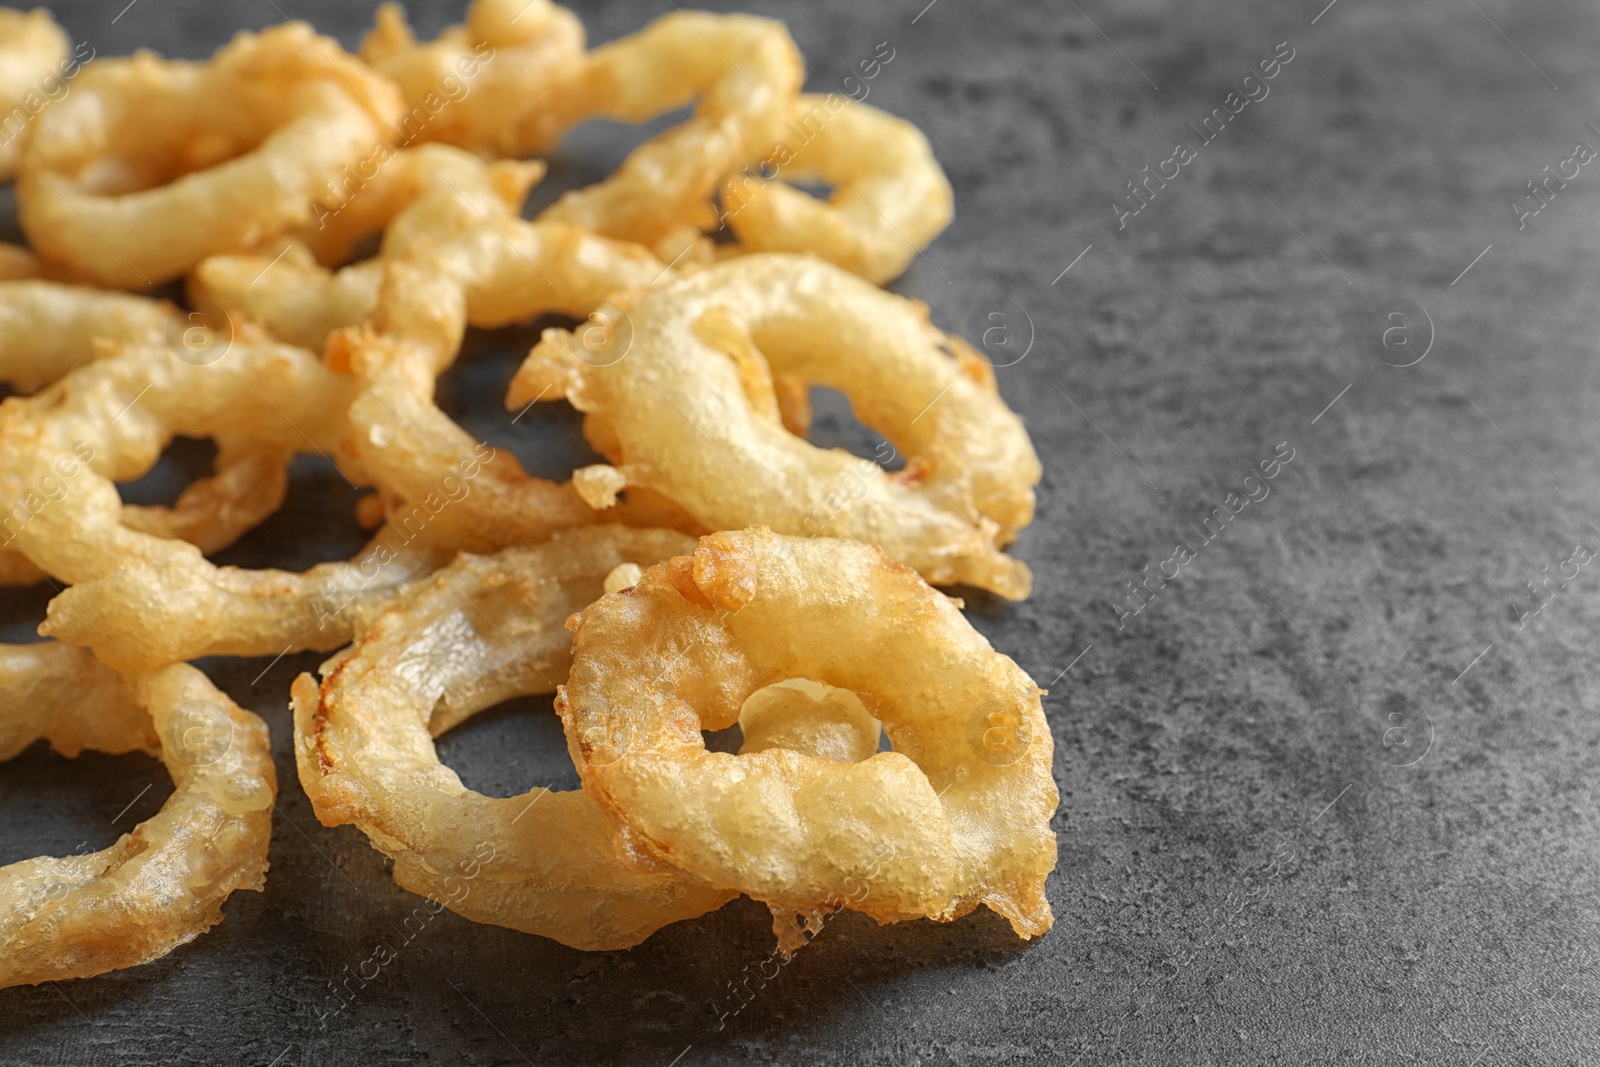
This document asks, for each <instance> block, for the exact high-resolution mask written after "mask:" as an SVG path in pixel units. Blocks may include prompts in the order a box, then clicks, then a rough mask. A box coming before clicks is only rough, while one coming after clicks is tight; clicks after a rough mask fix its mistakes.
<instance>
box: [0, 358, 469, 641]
mask: <svg viewBox="0 0 1600 1067" xmlns="http://www.w3.org/2000/svg"><path fill="white" fill-rule="evenodd" d="M353 384H354V383H353V382H352V381H351V380H349V379H348V378H345V377H343V376H340V375H336V374H334V373H332V372H331V371H329V370H328V369H327V368H326V367H325V366H323V364H322V363H321V361H319V360H317V359H316V358H315V357H313V356H312V355H311V354H310V353H309V352H306V351H304V350H302V349H298V348H292V347H289V346H287V345H278V344H271V343H267V342H264V341H259V340H248V339H247V340H236V341H235V343H234V344H233V346H232V348H231V349H230V350H229V352H228V354H227V356H226V357H225V358H223V359H221V360H219V361H218V362H216V363H213V364H211V365H210V366H203V367H202V366H196V365H194V364H192V363H189V362H187V361H186V360H183V359H180V358H178V357H177V356H176V355H174V354H173V353H172V351H170V350H169V349H168V348H167V346H165V345H162V346H160V347H153V346H145V347H129V348H126V349H124V350H123V351H122V352H121V354H119V355H118V356H116V357H115V358H113V359H107V360H102V361H100V362H96V363H91V364H89V365H87V366H84V367H80V368H79V369H77V370H75V371H73V372H72V373H71V374H69V375H67V376H66V377H65V378H62V379H61V380H60V381H59V382H56V383H55V384H53V385H50V386H48V387H46V388H45V389H44V390H42V391H40V392H38V393H36V394H34V395H33V396H29V397H12V398H11V399H9V400H7V401H6V402H5V406H4V408H3V409H0V523H5V524H6V525H5V527H4V534H5V536H9V537H13V538H14V540H13V545H14V547H16V548H17V549H18V550H20V551H21V552H22V553H23V554H24V555H26V556H27V557H28V559H29V560H31V561H32V562H33V563H34V564H35V565H37V566H38V567H39V568H40V569H42V570H44V571H45V572H46V573H48V574H49V575H51V576H52V577H54V578H56V579H58V580H60V581H64V582H70V583H73V584H72V587H71V588H69V589H67V590H65V591H64V592H62V593H61V594H60V595H59V596H58V597H56V599H55V600H54V601H52V602H51V604H50V608H49V614H48V618H47V619H46V621H45V623H44V625H43V626H41V627H40V632H41V633H42V634H45V635H47V636H54V637H58V638H60V639H61V640H63V641H66V642H67V643H69V644H74V645H86V646H89V647H92V648H94V649H95V650H96V652H97V653H98V654H99V655H100V656H101V657H102V658H104V659H106V660H107V661H108V662H112V663H115V664H117V665H118V666H122V665H124V664H132V665H134V666H136V667H139V668H149V667H152V666H159V665H161V664H165V663H171V662H174V661H178V660H189V659H196V658H199V657H201V656H205V655H277V654H278V653H280V652H282V651H283V650H284V649H285V648H286V647H291V646H292V647H296V648H317V649H324V650H326V649H332V648H337V647H338V646H339V645H341V644H344V643H345V642H347V641H348V640H349V637H350V625H351V623H350V618H351V616H350V612H349V610H348V609H349V608H350V607H351V606H352V605H356V604H359V603H361V602H363V601H366V600H370V599H373V598H381V597H383V596H384V595H386V594H387V591H388V589H389V588H390V587H392V586H394V585H396V584H398V583H400V582H403V581H405V580H406V579H408V578H410V577H415V576H416V575H417V574H419V573H426V571H428V570H431V569H433V568H434V567H436V566H438V565H439V564H440V563H443V562H445V559H446V558H448V557H447V556H445V555H444V553H442V552H441V551H440V550H439V549H437V548H436V547H434V546H432V545H431V544H430V543H429V542H428V540H427V537H426V533H427V531H425V530H422V531H402V530H396V529H394V528H392V527H391V528H385V530H383V531H382V532H380V533H379V535H378V536H377V537H376V538H375V539H374V541H373V543H372V545H371V546H369V548H368V549H367V550H366V551H364V552H363V553H362V554H361V556H359V557H358V558H357V559H356V560H354V561H350V562H340V563H326V564H321V565H319V566H316V567H313V568H312V569H311V570H309V571H306V572H304V573H302V574H290V573H287V572H284V571H277V570H261V571H252V570H245V569H242V568H236V567H218V566H216V565H214V564H212V563H211V562H209V561H208V560H207V559H206V558H205V557H204V556H203V555H202V554H201V551H200V549H199V548H197V547H196V546H194V545H191V544H189V543H187V542H184V541H176V540H171V539H167V538H163V537H157V536H152V535H151V534H148V533H144V532H141V531H139V530H136V529H132V528H130V527H129V526H128V525H127V524H126V523H125V522H124V521H123V515H124V511H123V507H122V502H121V498H120V497H119V496H118V494H117V489H116V484H115V483H116V482H118V481H125V480H128V479H130V478H134V477H137V476H138V475H140V474H142V473H143V472H144V471H146V470H148V469H149V467H150V466H151V465H152V464H153V463H154V462H155V461H156V459H157V458H158V457H159V456H160V454H161V450H162V449H163V448H164V447H165V446H166V444H167V442H168V441H169V440H170V439H171V438H172V437H173V436H175V435H180V434H181V435H184V436H191V437H202V438H203V437H216V436H218V435H223V436H226V435H229V434H240V435H243V436H247V437H249V438H251V439H252V440H256V441H262V442H265V443H268V444H272V445H275V446H278V447H281V448H284V449H290V450H295V451H306V452H311V451H319V452H322V453H324V454H328V455H334V458H335V459H340V458H342V457H338V456H337V455H335V453H336V451H337V447H338V443H339V441H340V440H341V439H342V438H343V437H344V435H345V432H346V423H345V419H344V415H345V411H346V410H347V409H348V407H349V403H350V398H351V395H352V387H353ZM355 473H356V474H357V476H359V472H355ZM459 477H460V478H468V479H470V475H468V474H460V475H459ZM47 485H56V486H59V487H62V488H61V491H59V492H45V491H44V487H45V486H47ZM442 491H443V490H441V492H442ZM441 500H442V498H441ZM330 591H331V592H330Z"/></svg>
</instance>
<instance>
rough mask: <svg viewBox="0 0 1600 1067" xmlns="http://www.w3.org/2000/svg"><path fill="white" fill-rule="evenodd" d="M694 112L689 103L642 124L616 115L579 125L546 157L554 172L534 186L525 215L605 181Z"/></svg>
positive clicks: (530, 216)
mask: <svg viewBox="0 0 1600 1067" xmlns="http://www.w3.org/2000/svg"><path fill="white" fill-rule="evenodd" d="M693 114H694V108H693V107H692V106H685V107H681V108H678V109H677V110H675V111H669V112H667V113H666V114H664V115H659V116H657V117H656V118H653V119H650V120H649V121H647V122H641V123H639V124H638V125H633V124H631V123H627V122H617V121H615V120H612V119H591V120H589V121H588V122H585V123H583V124H582V125H580V126H577V127H576V128H574V129H573V130H572V132H571V133H569V134H567V135H566V136H565V137H563V138H562V140H561V144H560V145H559V146H558V147H557V148H556V149H555V150H554V151H553V152H551V153H550V154H549V155H548V156H547V157H546V161H547V162H548V163H549V164H550V172H549V174H548V175H547V176H546V177H545V180H544V181H542V182H540V183H539V184H538V185H536V186H535V187H534V189H533V192H532V194H531V195H530V196H529V198H528V202H527V204H526V205H525V206H524V208H523V217H524V218H529V219H531V218H534V217H536V216H537V215H538V214H539V212H541V211H543V210H544V209H545V208H547V207H549V206H550V205H551V204H554V203H555V202H556V201H557V200H559V199H561V195H562V194H563V193H567V192H571V191H573V190H576V189H582V188H585V187H586V186H590V185H595V184H597V183H599V182H603V181H605V180H606V179H607V178H609V177H610V176H611V175H612V173H613V172H615V171H616V169H617V168H618V167H620V166H622V162H623V160H625V159H627V158H628V157H629V156H630V155H632V154H633V151H634V149H636V148H638V147H639V146H640V145H642V144H644V143H645V142H646V141H649V140H650V139H652V138H654V137H656V136H658V135H659V134H663V133H666V132H667V131H668V130H670V129H671V128H672V127H674V126H679V125H682V124H683V123H685V122H687V121H688V120H689V119H690V117H692V116H693Z"/></svg>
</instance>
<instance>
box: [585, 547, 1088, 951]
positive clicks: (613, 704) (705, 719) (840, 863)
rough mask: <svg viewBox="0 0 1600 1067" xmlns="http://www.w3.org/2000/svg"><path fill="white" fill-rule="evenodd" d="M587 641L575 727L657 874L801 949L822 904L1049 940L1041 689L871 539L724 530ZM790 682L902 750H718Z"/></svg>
mask: <svg viewBox="0 0 1600 1067" xmlns="http://www.w3.org/2000/svg"><path fill="white" fill-rule="evenodd" d="M572 625H573V633H574V641H573V660H572V668H571V673H570V675H569V677H568V680H567V682H566V684H565V685H564V686H563V687H562V688H561V690H560V691H559V692H560V695H559V696H558V697H557V699H556V710H557V711H559V712H560V713H561V717H562V722H563V724H564V726H565V728H566V733H567V742H568V748H569V750H570V751H571V753H572V758H573V761H574V762H575V763H576V764H577V766H578V770H579V772H580V774H581V775H582V778H583V787H584V791H585V792H586V793H588V794H590V795H591V796H593V797H594V799H595V800H596V801H597V802H598V803H599V805H600V807H601V808H602V809H604V810H605V811H606V813H607V814H608V815H610V816H611V817H612V818H613V819H615V820H616V821H617V822H618V824H619V825H620V826H623V827H625V828H626V829H627V830H628V831H629V834H628V836H627V837H626V838H625V839H624V840H625V842H626V843H627V845H628V846H629V848H630V849H632V850H635V852H636V854H637V855H638V856H639V857H640V858H650V857H654V858H658V859H661V860H670V862H671V863H673V864H674V865H676V866H678V867H680V868H682V869H683V870H684V871H686V872H688V873H689V874H691V875H694V876H696V877H698V878H700V879H703V880H704V881H706V882H708V883H710V884H711V885H714V886H719V887H721V888H723V889H728V890H737V891H740V892H744V893H748V894H749V895H750V896H752V897H754V898H756V899H757V900H761V901H764V902H766V903H767V904H768V905H769V906H770V907H771V908H772V909H773V912H774V915H775V917H776V920H777V921H776V924H775V928H776V929H777V931H778V932H779V936H780V944H781V945H782V947H784V948H785V949H786V950H787V949H791V948H794V947H797V946H798V945H799V944H801V943H803V940H804V939H803V937H802V930H801V929H800V928H799V927H798V926H796V925H795V924H794V921H793V919H792V916H793V915H794V914H795V913H806V912H809V911H810V910H811V909H813V908H815V907H816V906H817V905H818V904H828V905H832V906H839V905H845V906H849V907H851V908H854V909H856V910H859V911H864V912H866V913H867V914H869V915H871V916H873V917H874V918H876V919H878V920H879V921H882V922H893V921H898V920H901V919H910V918H918V917H921V918H931V919H938V920H941V921H949V920H952V919H955V918H957V917H959V916H962V915H965V914H967V913H968V912H970V911H972V910H973V909H974V908H975V907H977V906H978V905H979V904H985V905H987V906H988V907H990V908H992V909H994V910H995V911H997V912H999V913H1000V914H1001V915H1004V916H1005V917H1006V918H1007V919H1009V920H1010V921H1011V925H1012V929H1014V930H1015V931H1016V932H1017V934H1018V935H1019V936H1021V937H1035V936H1038V935H1040V934H1042V933H1044V932H1045V931H1046V930H1048V929H1049V928H1050V925H1051V922H1052V919H1051V915H1050V906H1049V903H1048V902H1047V901H1046V899H1045V894H1044V884H1045V879H1046V877H1047V876H1048V875H1049V873H1050V871H1051V870H1052V869H1053V868H1054V867H1055V863H1056V843H1055V836H1054V834H1053V833H1052V831H1051V829H1050V818H1051V816H1052V815H1053V814H1054V813H1055V810H1056V806H1057V802H1058V797H1057V793H1056V787H1055V783H1054V781H1053V780H1052V779H1051V776H1050V761H1051V749H1052V746H1051V740H1050V732H1049V728H1048V726H1047V725H1046V723H1045V718H1044V711H1043V709H1042V707H1041V705H1040V701H1039V698H1040V696H1041V690H1040V689H1039V687H1038V686H1036V685H1035V684H1034V683H1033V681H1032V680H1031V679H1030V678H1029V677H1028V676H1027V675H1026V674H1024V673H1023V672H1022V671H1021V670H1020V669H1019V668H1018V667H1017V665H1016V664H1015V663H1013V662H1012V661H1011V660H1010V659H1009V658H1007V657H1006V656H1003V655H1001V654H999V653H998V652H996V651H994V649H992V648H991V647H990V646H989V642H988V641H986V640H984V638H983V637H982V635H980V634H979V633H977V632H976V631H975V630H973V629H972V626H971V625H970V624H969V623H968V622H967V621H966V619H965V618H963V617H962V615H961V612H960V611H959V610H958V609H957V607H956V604H955V602H954V601H952V600H951V599H949V598H948V597H946V596H944V595H943V594H941V593H938V592H936V591H935V590H933V589H932V588H930V587H929V586H927V585H926V584H925V583H924V582H923V581H922V580H921V579H920V578H918V577H917V575H916V574H915V573H914V572H912V571H911V570H909V569H908V568H905V567H901V566H897V565H895V564H893V563H890V562H889V561H887V560H886V559H885V558H884V556H883V554H882V553H881V552H880V551H878V550H877V549H875V548H873V547H871V546H868V545H862V544H859V543H856V542H851V541H839V540H834V539H831V538H817V539H811V540H807V539H803V538H794V537H782V536H779V535H776V534H773V533H772V532H771V531H769V530H764V529H757V530H745V531H740V532H736V533H718V534H712V535H710V536H708V537H705V538H702V539H701V541H700V544H699V547H698V548H697V549H696V550H695V553H694V555H693V556H680V557H678V558H676V559H673V560H671V561H670V562H668V563H666V564H663V565H661V566H658V567H655V568H653V569H651V570H649V571H647V572H645V574H644V576H643V577H642V578H641V579H640V581H639V583H638V584H637V585H636V586H634V587H633V589H632V591H631V592H628V593H617V594H610V595H607V596H605V597H603V598H602V599H600V600H599V601H598V602H596V603H595V604H594V605H592V606H590V607H589V608H586V609H585V610H584V611H582V612H581V613H580V614H579V615H578V616H577V617H576V618H575V619H574V622H573V624H572ZM786 678H811V679H815V680H817V681H820V682H823V683H825V684H828V685H832V686H837V687H839V688H841V689H848V690H850V691H852V692H854V693H855V694H856V695H857V696H858V697H859V698H860V699H861V702H862V703H863V704H864V705H865V706H866V708H867V709H868V710H869V711H870V712H871V713H872V715H873V716H874V717H875V718H877V719H878V720H879V721H881V722H882V723H883V727H884V730H885V731H886V732H887V733H888V735H889V738H890V740H891V741H892V742H893V744H894V749H895V750H894V751H893V752H884V753H879V754H877V755H874V756H872V757H871V758H870V759H867V760H865V761H863V762H861V763H855V764H843V763H837V762H833V761H830V760H825V759H820V758H818V757H815V756H811V755H806V754H801V753H797V752H793V751H790V750H786V749H782V748H770V749H766V750H765V751H761V752H745V753H741V754H740V755H737V756H734V755H729V754H727V753H712V752H707V751H706V748H705V741H704V738H703V736H702V734H701V731H702V730H708V729H721V728H724V727H726V726H728V725H730V724H732V723H733V722H734V721H735V720H736V719H737V718H738V716H739V714H740V707H741V705H742V704H743V703H744V701H745V699H746V698H747V697H749V696H750V694H751V693H753V692H755V691H757V690H759V689H761V688H762V687H764V686H767V685H769V684H771V683H773V682H775V681H778V680H781V679H786Z"/></svg>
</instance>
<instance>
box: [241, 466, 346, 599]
mask: <svg viewBox="0 0 1600 1067" xmlns="http://www.w3.org/2000/svg"><path fill="white" fill-rule="evenodd" d="M364 495H365V490H358V489H356V488H355V487H354V486H352V485H351V484H350V483H349V481H347V480H346V479H345V477H344V476H343V475H341V474H340V473H339V468H337V467H336V466H334V464H333V461H332V460H330V459H328V458H326V457H325V456H318V455H299V456H296V457H295V459H294V462H293V463H292V464H290V466H289V492H288V494H287V495H286V496H285V498H284V502H283V507H281V508H279V509H278V510H277V511H276V512H275V513H274V514H272V515H271V516H270V517H268V518H267V519H266V520H265V521H264V522H262V523H261V524H260V525H259V526H257V527H256V528H255V529H253V530H251V531H250V532H249V533H247V534H245V535H244V536H243V537H241V538H239V540H238V541H237V542H236V543H235V544H234V545H232V546H231V547H229V548H227V549H226V550H224V551H222V552H218V553H216V554H215V555H213V556H212V557H211V558H212V559H213V560H214V561H215V562H216V563H217V565H218V566H223V567H247V568H250V569H262V568H269V567H272V568H280V569H283V570H289V571H303V570H307V569H309V568H311V567H313V566H315V565H317V564H318V563H322V562H323V561H325V560H328V559H344V558H349V557H351V556H354V555H355V554H356V553H357V552H359V551H360V550H361V547H362V546H363V545H365V544H366V543H367V541H368V540H369V539H370V538H371V536H372V535H371V533H370V532H368V531H366V530H363V529H362V528H361V524H360V523H358V522H357V521H356V504H357V501H359V500H360V499H361V497H362V496H364ZM330 553H331V555H330Z"/></svg>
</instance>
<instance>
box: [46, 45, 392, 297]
mask: <svg viewBox="0 0 1600 1067" xmlns="http://www.w3.org/2000/svg"><path fill="white" fill-rule="evenodd" d="M399 110H400V99H399V93H398V92H397V91H396V89H395V88H394V86H393V85H392V84H391V83H390V82H388V81H387V80H386V79H384V78H382V77H380V76H378V75H376V74H374V73H373V72H372V71H371V70H369V69H368V68H367V67H366V66H365V65H364V64H362V63H360V62H359V61H357V60H355V59H354V58H353V57H351V56H349V55H347V54H346V53H345V52H344V51H343V50H342V49H340V47H339V44H338V42H336V41H334V40H332V39H330V38H327V37H315V36H313V35H312V33H311V30H310V28H309V27H307V26H306V25H304V24H303V23H289V24H286V25H282V26H274V27H272V28H270V29H266V30H263V31H261V32H260V33H241V34H239V35H238V36H237V37H235V38H234V39H233V41H232V42H231V43H229V44H228V45H226V46H225V47H223V48H222V49H221V50H220V51H219V52H218V53H217V54H216V56H215V57H213V58H212V59H211V60H210V61H208V62H204V63H194V62H188V61H183V60H167V59H161V58H159V57H158V56H156V55H154V54H153V53H149V52H141V53H138V54H136V55H134V56H132V57H130V58H127V59H104V60H100V61H99V62H97V63H94V64H92V65H90V66H89V67H87V68H85V69H84V70H83V72H82V73H81V74H79V76H78V77H77V79H76V81H75V82H74V85H73V90H72V92H71V94H69V95H68V96H67V97H65V98H64V99H62V100H61V101H60V102H59V103H57V104H54V105H52V106H50V107H49V108H46V109H45V110H44V111H43V113H42V114H41V115H40V116H39V118H38V119H37V120H36V122H35V124H34V125H35V130H34V133H33V136H32V138H31V139H30V140H29V142H28V146H27V148H26V150H25V151H24V153H23V156H22V160H21V163H20V165H19V167H18V173H17V213H18V219H19V221H20V222H21V224H22V229H23V231H24V232H25V233H26V234H27V235H28V238H29V240H30V242H31V243H32V244H33V246H34V247H35V248H37V249H38V250H39V251H40V252H41V253H42V254H43V255H44V256H45V257H46V258H49V259H53V260H56V261H58V262H60V263H62V264H65V265H67V266H69V267H71V268H73V269H75V270H77V271H81V272H82V273H83V274H84V275H85V276H86V277H89V278H92V279H93V280H95V281H97V282H100V283H102V284H105V285H113V286H119V287H123V288H137V287H143V286H149V285H155V284H159V283H160V282H163V281H166V280H168V279H170V278H173V277H176V276H177V275H179V274H182V273H183V272H184V271H186V270H188V269H189V268H190V267H192V266H194V264H196V263H198V262H199V261H200V260H201V259H202V258H204V257H205V256H207V255H211V254H213V253H217V252H228V251H239V250H244V249H248V248H252V247H255V246H256V245H258V244H260V243H262V242H263V241H266V240H270V239H271V238H272V237H273V236H274V235H275V234H277V233H280V232H282V231H283V230H285V229H287V228H289V227H292V226H295V225H298V224H304V223H306V222H308V221H310V219H311V217H312V214H313V201H314V200H315V198H316V197H317V196H318V195H319V194H321V193H323V191H324V186H325V185H326V183H328V182H330V181H331V180H332V179H334V178H335V177H337V176H338V174H339V172H340V170H341V168H343V167H345V166H348V165H351V164H354V163H356V162H358V161H359V160H360V159H361V158H363V157H364V156H365V155H367V154H369V153H371V152H372V151H373V149H374V146H375V145H378V144H380V143H382V142H384V141H385V140H386V139H387V137H388V136H389V129H390V127H391V126H392V124H393V122H394V120H395V118H396V117H397V115H398V114H399Z"/></svg>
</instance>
